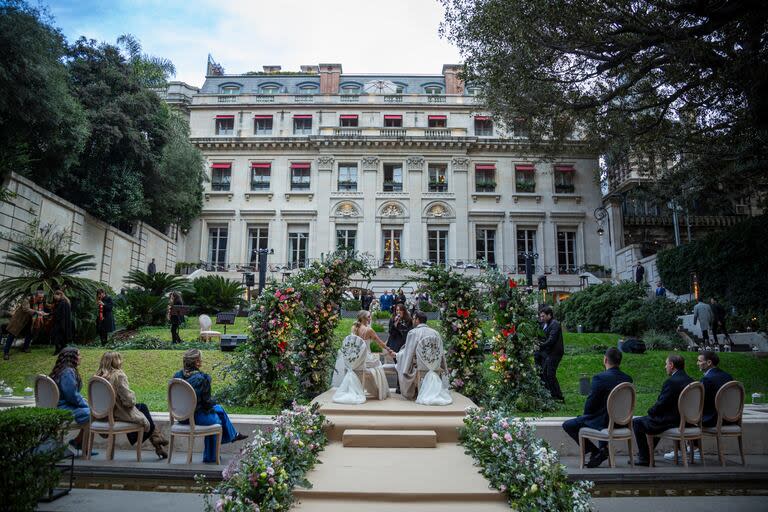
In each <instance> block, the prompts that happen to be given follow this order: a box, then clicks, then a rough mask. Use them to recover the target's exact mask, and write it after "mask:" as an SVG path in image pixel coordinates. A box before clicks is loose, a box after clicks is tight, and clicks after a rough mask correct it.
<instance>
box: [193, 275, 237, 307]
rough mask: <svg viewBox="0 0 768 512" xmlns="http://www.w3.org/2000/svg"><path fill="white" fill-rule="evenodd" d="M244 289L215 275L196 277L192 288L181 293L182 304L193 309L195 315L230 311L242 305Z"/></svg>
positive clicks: (235, 282) (230, 280) (234, 282)
mask: <svg viewBox="0 0 768 512" xmlns="http://www.w3.org/2000/svg"><path fill="white" fill-rule="evenodd" d="M244 291H245V287H244V286H243V284H242V283H240V282H238V281H233V280H232V279H225V278H223V277H221V276H217V275H207V276H203V277H198V278H197V279H195V280H194V281H192V287H191V288H190V289H188V290H185V291H184V292H182V296H183V297H184V304H186V305H188V306H192V307H194V308H195V312H196V313H218V312H221V311H232V310H233V309H235V308H236V307H237V306H239V305H241V304H242V303H243V292H244Z"/></svg>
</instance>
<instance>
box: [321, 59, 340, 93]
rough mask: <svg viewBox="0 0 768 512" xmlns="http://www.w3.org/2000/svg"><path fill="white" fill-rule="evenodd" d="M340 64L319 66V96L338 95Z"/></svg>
mask: <svg viewBox="0 0 768 512" xmlns="http://www.w3.org/2000/svg"><path fill="white" fill-rule="evenodd" d="M340 81H341V64H320V94H339V82H340Z"/></svg>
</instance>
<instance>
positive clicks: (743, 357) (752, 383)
mask: <svg viewBox="0 0 768 512" xmlns="http://www.w3.org/2000/svg"><path fill="white" fill-rule="evenodd" d="M246 320H247V319H245V318H238V319H237V324H236V325H235V326H230V327H233V328H230V327H228V328H227V332H245V329H246ZM353 322H354V320H352V319H342V321H341V322H340V323H339V325H338V327H337V328H336V339H337V343H340V341H341V339H343V337H344V336H346V335H347V334H348V333H349V331H350V328H351V327H352V323H353ZM430 324H432V322H430ZM435 324H437V322H435ZM434 326H435V327H436V326H437V325H434ZM141 332H143V333H153V334H157V335H158V336H162V337H163V338H167V339H170V333H169V331H168V330H167V329H166V328H161V327H152V328H144V329H142V330H141ZM185 334H186V336H185ZM195 335H196V330H195V329H190V328H187V329H184V330H182V334H181V336H182V339H184V340H185V341H191V340H194V339H195ZM618 338H619V336H618V335H615V334H604V333H600V334H575V333H566V334H565V344H566V350H567V351H568V352H575V353H567V354H566V356H565V357H564V358H563V361H562V363H561V364H560V368H559V370H558V379H559V381H560V386H561V387H562V389H563V393H564V394H565V397H566V403H565V404H563V405H562V406H561V407H559V408H558V409H557V410H555V411H553V412H550V413H548V414H547V416H573V415H577V414H580V413H581V411H582V408H583V406H584V399H585V397H584V396H582V395H580V394H579V377H581V375H582V374H586V375H587V376H590V377H591V376H592V375H594V374H595V373H598V372H600V371H602V354H601V353H600V352H598V350H602V349H601V347H604V346H615V344H616V340H617V339H618ZM593 347H594V349H593ZM575 349H578V350H575ZM51 352H52V349H51V348H50V347H41V348H34V349H33V350H32V353H30V354H22V353H19V352H17V351H16V350H13V351H12V354H11V360H10V361H0V379H1V380H4V381H5V382H6V383H7V384H8V385H10V386H12V387H13V388H14V391H15V393H16V394H21V393H22V391H23V389H24V388H25V387H27V386H31V385H32V379H33V378H34V375H36V374H38V373H46V374H47V373H49V372H50V371H51V368H52V366H53V363H54V357H53V356H52V355H51ZM81 352H82V355H83V362H82V367H81V375H82V376H83V378H84V379H85V380H87V378H88V377H89V376H91V375H93V374H94V373H95V371H96V369H97V367H98V361H99V358H100V357H101V354H102V353H103V349H101V348H100V347H93V348H91V347H83V348H82V349H81ZM122 354H123V357H124V359H125V369H126V373H127V374H128V378H129V381H130V384H131V387H132V388H133V390H134V391H135V392H136V395H137V397H138V399H139V400H140V401H142V402H145V403H146V404H147V405H148V406H149V408H150V409H151V410H153V411H163V410H166V409H167V406H166V385H167V382H168V379H170V378H171V377H172V376H173V374H174V373H175V372H176V371H177V370H179V369H180V368H181V356H182V352H181V351H178V350H124V351H123V352H122ZM683 355H684V356H685V359H686V369H687V371H688V373H689V374H690V375H691V376H692V377H694V378H696V379H698V378H700V374H699V371H698V369H697V368H696V354H695V353H692V352H684V353H683ZM666 356H667V352H660V351H652V352H648V353H646V354H642V355H639V354H625V355H624V361H623V364H622V369H623V370H624V371H625V372H627V373H628V374H629V375H631V376H632V377H633V378H634V381H635V385H636V386H637V388H638V403H637V409H636V411H637V414H645V411H646V410H647V409H648V407H649V406H650V405H651V404H653V402H654V401H655V399H656V397H657V396H658V393H659V390H660V388H661V384H662V382H663V381H664V379H665V378H666V375H665V373H664V360H665V358H666ZM230 357H231V353H227V352H219V351H217V350H210V351H204V352H203V365H204V369H207V370H209V371H210V370H213V371H212V372H211V373H212V374H213V375H214V381H213V383H214V384H213V388H214V391H216V390H218V389H221V388H222V387H223V386H224V385H225V384H226V381H224V380H222V378H221V377H220V375H219V374H218V373H217V372H216V367H217V365H221V364H222V363H225V362H226V361H227V360H228V359H229V358H230ZM721 359H722V361H721V363H720V366H721V368H723V369H724V370H726V371H727V372H729V373H731V374H732V375H733V376H734V378H736V379H738V380H740V381H742V382H743V383H744V385H745V387H746V391H747V396H749V395H751V394H752V393H753V392H755V391H759V392H763V393H765V392H766V391H767V390H768V358H766V357H762V356H756V355H754V354H752V353H725V354H721ZM228 409H229V410H230V411H231V412H241V413H251V414H271V413H274V412H276V411H272V410H268V409H263V408H254V407H228Z"/></svg>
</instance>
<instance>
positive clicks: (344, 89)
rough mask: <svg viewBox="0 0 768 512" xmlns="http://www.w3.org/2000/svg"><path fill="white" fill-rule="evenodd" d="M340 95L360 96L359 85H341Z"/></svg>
mask: <svg viewBox="0 0 768 512" xmlns="http://www.w3.org/2000/svg"><path fill="white" fill-rule="evenodd" d="M341 94H360V86H359V85H342V86H341Z"/></svg>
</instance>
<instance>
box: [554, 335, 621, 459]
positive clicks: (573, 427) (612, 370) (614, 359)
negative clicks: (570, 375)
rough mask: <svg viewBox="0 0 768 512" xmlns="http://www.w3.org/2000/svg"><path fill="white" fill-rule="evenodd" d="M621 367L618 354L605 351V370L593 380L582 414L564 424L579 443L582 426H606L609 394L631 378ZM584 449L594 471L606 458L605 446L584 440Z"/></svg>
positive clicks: (596, 427)
mask: <svg viewBox="0 0 768 512" xmlns="http://www.w3.org/2000/svg"><path fill="white" fill-rule="evenodd" d="M619 365H621V352H620V351H619V349H617V348H616V347H611V348H609V349H608V350H606V351H605V356H603V366H605V371H604V372H602V373H598V374H597V375H595V376H594V377H592V391H590V393H589V396H588V397H587V401H586V403H585V404H584V414H582V415H581V416H578V417H576V418H573V419H571V420H568V421H566V422H565V423H563V430H565V432H566V433H567V434H568V435H569V436H571V437H572V438H573V440H574V441H576V443H578V442H579V430H580V429H581V428H583V427H588V428H593V429H595V430H602V429H604V428H607V427H608V409H607V407H608V395H609V394H610V393H611V391H613V388H615V387H616V386H618V385H619V384H621V383H622V382H632V377H630V376H629V375H627V374H626V373H624V372H622V371H621V370H620V369H619ZM585 447H586V450H587V452H589V454H590V457H589V461H588V462H587V467H588V468H596V467H597V466H599V465H600V464H602V463H603V462H604V461H605V459H607V458H608V444H607V443H605V442H602V441H601V442H600V448H599V449H598V448H597V446H595V445H594V444H593V443H592V441H590V440H589V439H587V440H586V441H585Z"/></svg>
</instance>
